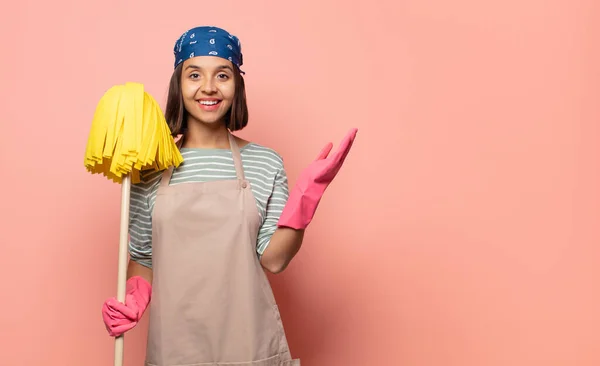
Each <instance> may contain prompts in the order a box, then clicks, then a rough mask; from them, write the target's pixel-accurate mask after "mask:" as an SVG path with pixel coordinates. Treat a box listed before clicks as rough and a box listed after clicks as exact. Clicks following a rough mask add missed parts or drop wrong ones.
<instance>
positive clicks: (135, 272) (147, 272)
mask: <svg viewBox="0 0 600 366" xmlns="http://www.w3.org/2000/svg"><path fill="white" fill-rule="evenodd" d="M133 276H140V277H142V278H143V279H145V280H146V281H148V283H149V284H152V270H151V269H150V268H148V267H146V266H143V265H141V264H139V263H138V262H136V261H133V260H129V264H128V266H127V278H128V279H129V278H131V277H133Z"/></svg>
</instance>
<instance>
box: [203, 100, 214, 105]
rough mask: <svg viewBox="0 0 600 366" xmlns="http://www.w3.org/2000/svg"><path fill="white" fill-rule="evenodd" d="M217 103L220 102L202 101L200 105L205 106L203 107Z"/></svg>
mask: <svg viewBox="0 0 600 366" xmlns="http://www.w3.org/2000/svg"><path fill="white" fill-rule="evenodd" d="M217 103H218V101H216V100H212V101H207V100H201V101H200V104H203V105H215V104H217Z"/></svg>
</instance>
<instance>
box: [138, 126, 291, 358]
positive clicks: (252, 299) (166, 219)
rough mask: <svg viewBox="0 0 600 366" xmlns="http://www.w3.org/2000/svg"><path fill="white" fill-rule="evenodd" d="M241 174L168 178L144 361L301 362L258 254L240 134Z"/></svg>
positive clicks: (156, 230) (160, 205)
mask: <svg viewBox="0 0 600 366" xmlns="http://www.w3.org/2000/svg"><path fill="white" fill-rule="evenodd" d="M229 143H230V145H231V151H232V155H233V161H234V164H235V170H236V174H237V179H236V180H222V181H212V182H203V183H183V184H177V185H173V186H170V185H169V182H170V180H171V175H172V171H173V169H172V168H171V169H168V170H166V171H165V172H164V174H163V176H162V179H161V182H160V186H159V189H158V194H157V197H156V203H155V207H154V212H153V217H152V225H153V226H152V228H153V230H152V243H153V244H152V247H153V250H152V251H153V254H152V262H153V283H152V288H153V293H152V301H151V303H150V309H149V316H150V319H149V331H148V344H147V352H146V363H145V364H146V366H199V365H211V366H216V365H231V366H233V365H235V366H244V365H248V366H250V365H251V366H299V365H300V360H298V359H295V360H293V359H292V358H291V355H290V350H289V347H288V343H287V340H286V336H285V332H284V329H283V325H282V322H281V318H280V315H279V309H278V307H277V304H276V302H275V298H274V296H273V292H272V290H271V286H270V284H269V282H268V279H267V277H266V275H265V272H264V271H263V269H262V267H261V265H260V263H259V260H258V257H257V255H256V240H257V235H258V229H259V226H260V217H259V214H258V209H257V207H256V202H255V199H254V196H253V195H252V189H251V188H250V183H249V182H248V181H247V180H246V178H245V177H244V171H243V168H242V159H241V156H240V151H239V148H238V146H237V143H236V142H235V139H234V138H233V136H232V135H231V134H229Z"/></svg>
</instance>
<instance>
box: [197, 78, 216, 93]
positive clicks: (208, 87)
mask: <svg viewBox="0 0 600 366" xmlns="http://www.w3.org/2000/svg"><path fill="white" fill-rule="evenodd" d="M201 89H202V91H203V92H205V93H214V92H216V91H217V88H216V85H215V82H214V80H213V79H212V78H206V79H204V82H203V83H202V86H201Z"/></svg>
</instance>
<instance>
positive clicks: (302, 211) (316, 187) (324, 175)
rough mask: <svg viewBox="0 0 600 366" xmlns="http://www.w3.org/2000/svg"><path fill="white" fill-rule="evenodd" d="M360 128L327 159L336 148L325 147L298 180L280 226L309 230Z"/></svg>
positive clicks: (347, 136)
mask: <svg viewBox="0 0 600 366" xmlns="http://www.w3.org/2000/svg"><path fill="white" fill-rule="evenodd" d="M357 132H358V129H357V128H353V129H351V130H350V131H349V132H348V134H347V135H346V137H345V138H344V139H343V140H342V143H341V145H340V148H339V149H338V151H336V152H335V153H334V154H333V155H331V156H328V155H329V152H330V151H331V149H332V148H333V144H332V143H329V144H327V145H325V147H324V148H323V150H321V153H320V154H319V156H318V157H317V159H315V160H314V161H313V162H312V163H311V164H310V165H309V166H308V167H307V168H306V169H304V171H303V172H302V173H301V174H300V176H299V177H298V180H297V182H296V185H295V186H294V189H293V190H292V191H290V195H289V198H288V201H287V203H286V205H285V207H284V209H283V212H282V213H281V217H280V218H279V222H278V223H277V225H278V226H283V227H290V228H293V229H306V227H307V226H308V224H310V222H311V221H312V218H313V216H314V214H315V211H316V210H317V206H318V205H319V202H320V201H321V197H322V196H323V194H324V193H325V189H326V188H327V187H328V186H329V184H330V183H331V182H332V181H333V178H335V176H336V174H337V173H338V171H339V170H340V168H341V167H342V164H343V163H344V160H345V159H346V156H348V153H349V152H350V148H351V147H352V143H353V142H354V138H355V137H356V133H357Z"/></svg>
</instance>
